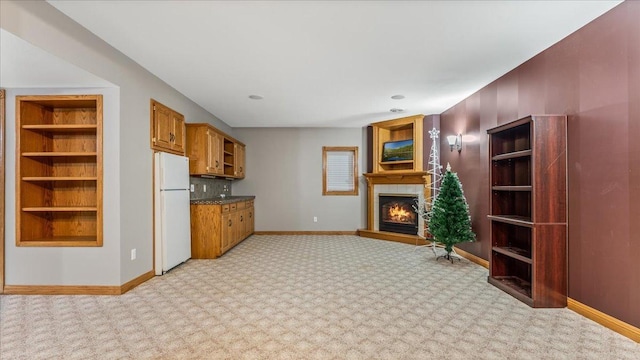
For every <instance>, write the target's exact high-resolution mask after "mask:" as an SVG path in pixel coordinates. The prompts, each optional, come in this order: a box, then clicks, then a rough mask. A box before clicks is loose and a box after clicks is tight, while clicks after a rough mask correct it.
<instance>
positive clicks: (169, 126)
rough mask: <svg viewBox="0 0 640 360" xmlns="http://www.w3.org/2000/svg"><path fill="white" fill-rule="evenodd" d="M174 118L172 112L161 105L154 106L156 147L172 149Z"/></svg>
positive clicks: (154, 141)
mask: <svg viewBox="0 0 640 360" xmlns="http://www.w3.org/2000/svg"><path fill="white" fill-rule="evenodd" d="M172 138H173V116H172V111H171V110H170V109H169V108H167V107H166V106H163V105H161V104H158V103H155V104H154V105H153V139H152V142H153V144H152V145H154V146H156V147H159V148H163V149H172Z"/></svg>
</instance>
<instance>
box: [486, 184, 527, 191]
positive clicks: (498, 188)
mask: <svg viewBox="0 0 640 360" xmlns="http://www.w3.org/2000/svg"><path fill="white" fill-rule="evenodd" d="M531 189H533V187H532V186H531V185H525V186H511V185H506V186H503V185H500V186H492V187H491V190H494V191H531Z"/></svg>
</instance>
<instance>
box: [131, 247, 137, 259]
mask: <svg viewBox="0 0 640 360" xmlns="http://www.w3.org/2000/svg"><path fill="white" fill-rule="evenodd" d="M135 259H136V249H131V260H135Z"/></svg>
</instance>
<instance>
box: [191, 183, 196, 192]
mask: <svg viewBox="0 0 640 360" xmlns="http://www.w3.org/2000/svg"><path fill="white" fill-rule="evenodd" d="M191 192H196V186H195V185H193V184H191Z"/></svg>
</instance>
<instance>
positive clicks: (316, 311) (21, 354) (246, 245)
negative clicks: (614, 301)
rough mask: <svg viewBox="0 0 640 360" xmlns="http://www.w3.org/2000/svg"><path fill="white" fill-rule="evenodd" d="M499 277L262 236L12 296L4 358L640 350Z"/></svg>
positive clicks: (6, 304) (352, 245) (321, 239)
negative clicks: (136, 278) (126, 286)
mask: <svg viewBox="0 0 640 360" xmlns="http://www.w3.org/2000/svg"><path fill="white" fill-rule="evenodd" d="M414 250H415V251H414ZM486 278H487V270H486V269H484V268H482V267H480V266H478V265H475V264H473V263H470V262H468V261H466V260H463V261H461V262H455V263H453V264H451V263H449V262H446V261H443V260H440V261H436V260H435V258H434V257H433V255H432V253H430V252H429V250H427V249H424V248H418V249H416V248H415V247H413V246H411V245H406V244H400V243H394V242H387V241H380V240H372V239H366V238H360V237H356V236H252V237H251V238H249V239H247V240H245V241H244V242H243V243H241V244H240V245H238V246H237V247H236V248H235V249H233V250H231V251H230V252H229V253H227V254H226V255H224V256H223V257H221V258H220V259H217V260H190V261H188V262H187V263H186V264H183V265H181V266H180V267H178V268H176V269H174V270H172V271H171V272H169V273H168V274H166V275H164V276H162V277H156V278H154V279H152V280H150V281H148V282H146V283H144V284H142V285H140V286H139V287H137V288H135V289H133V290H132V291H130V292H129V293H127V294H124V295H122V296H13V295H11V296H9V295H5V296H1V297H0V301H1V303H0V320H1V325H0V358H2V359H374V358H380V359H598V360H603V359H640V344H638V343H635V342H633V341H631V340H629V339H627V338H625V337H623V336H621V335H619V334H617V333H615V332H613V331H610V330H608V329H607V328H604V327H602V326H600V325H598V324H596V323H594V322H592V321H590V320H588V319H586V318H584V317H582V316H580V315H578V314H576V313H574V312H573V311H570V310H567V309H531V308H529V307H528V306H526V305H524V304H522V303H520V302H519V301H517V300H515V299H513V298H512V297H511V296H509V295H507V294H505V293H503V292H501V291H500V290H498V289H496V288H494V287H493V286H491V285H489V284H487V281H486Z"/></svg>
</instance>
